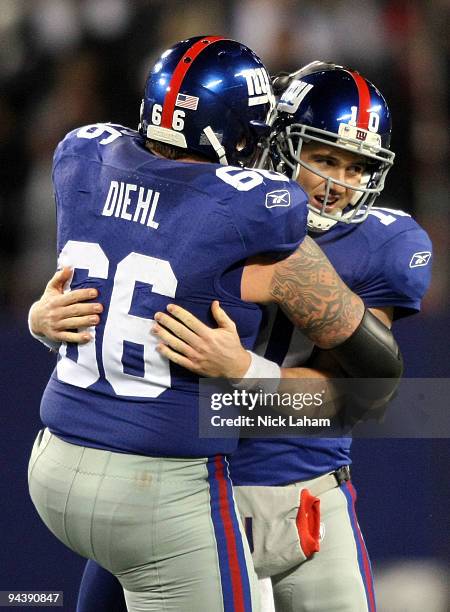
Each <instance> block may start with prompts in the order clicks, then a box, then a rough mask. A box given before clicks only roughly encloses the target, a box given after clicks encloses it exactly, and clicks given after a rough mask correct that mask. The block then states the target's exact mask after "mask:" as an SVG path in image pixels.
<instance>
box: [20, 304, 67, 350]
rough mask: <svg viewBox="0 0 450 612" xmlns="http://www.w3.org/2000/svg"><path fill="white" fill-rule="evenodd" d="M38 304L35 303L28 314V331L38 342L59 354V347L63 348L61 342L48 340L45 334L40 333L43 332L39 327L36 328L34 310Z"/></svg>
mask: <svg viewBox="0 0 450 612" xmlns="http://www.w3.org/2000/svg"><path fill="white" fill-rule="evenodd" d="M36 303H37V302H35V303H34V304H33V305H32V306H31V308H30V310H29V312H28V330H29V332H30V334H31V335H32V336H33V338H34V339H35V340H38V341H39V342H41V343H42V344H44V346H46V347H47V348H49V349H50V350H51V351H54V352H55V353H57V352H58V351H59V347H60V346H61V342H57V341H55V340H50V338H47V336H45V335H44V334H41V333H40V331H41V330H40V329H39V327H38V326H36V322H35V321H34V320H33V308H34V306H35V304H36Z"/></svg>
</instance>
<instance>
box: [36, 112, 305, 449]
mask: <svg viewBox="0 0 450 612" xmlns="http://www.w3.org/2000/svg"><path fill="white" fill-rule="evenodd" d="M53 184H54V191H55V198H56V205H57V233H58V237H57V245H58V253H59V264H60V265H64V266H70V267H71V268H73V270H74V274H73V278H72V281H71V283H70V288H71V289H77V288H81V287H96V288H97V289H98V291H99V300H100V301H101V302H102V304H103V305H104V311H103V314H102V316H101V323H100V324H99V325H98V326H96V327H95V329H94V328H92V329H91V333H92V334H93V335H94V336H95V339H94V340H93V341H91V342H89V343H88V344H86V345H83V346H78V347H77V346H76V345H63V346H62V347H61V349H60V354H59V359H58V363H57V367H56V369H55V371H54V373H53V375H52V377H51V379H50V381H49V383H48V385H47V388H46V390H45V393H44V396H43V399H42V403H41V417H42V420H43V422H44V423H45V424H46V425H47V426H48V427H49V428H50V430H51V431H52V432H54V433H55V434H56V435H58V436H59V437H61V438H63V439H64V440H66V441H68V442H72V443H75V444H81V445H86V446H92V447H95V448H103V449H110V450H115V451H119V452H129V453H136V454H142V455H156V456H180V457H184V456H185V457H198V456H210V455H214V454H217V453H228V452H230V451H232V450H233V448H234V447H235V445H236V442H235V441H233V440H222V439H217V440H211V439H200V438H199V435H198V377H196V376H195V375H193V374H191V373H189V372H187V371H185V370H183V369H182V368H179V367H177V366H175V365H173V364H170V363H169V361H168V360H166V359H165V358H163V357H162V356H161V355H160V354H159V353H158V352H157V351H156V345H157V343H158V340H157V339H156V338H155V337H153V336H152V335H151V334H150V330H151V327H152V323H153V316H154V314H155V312H156V311H158V310H165V308H166V306H167V304H168V303H169V302H174V303H177V304H179V305H181V306H183V307H185V308H187V309H189V310H190V311H192V312H193V313H194V314H195V315H196V316H197V317H199V318H200V319H201V320H203V321H204V322H206V323H210V324H212V320H211V315H210V306H211V302H212V301H213V300H214V299H220V301H221V303H222V305H223V307H224V308H226V310H227V312H228V313H229V314H230V316H232V317H233V318H234V319H235V321H236V323H237V326H238V330H239V334H240V336H241V338H242V341H243V343H244V345H245V346H247V347H252V346H253V345H254V342H255V339H256V336H257V332H258V328H259V325H260V321H261V309H260V307H259V306H257V305H255V304H251V303H246V302H244V301H243V300H242V299H241V297H240V292H239V291H238V290H237V291H235V292H234V293H233V292H232V291H230V289H229V286H228V285H227V284H226V283H225V282H224V278H226V272H227V271H228V270H229V269H230V268H233V266H236V265H243V262H244V261H245V260H246V259H247V258H248V257H250V256H252V255H255V254H257V253H263V252H274V251H292V250H294V249H295V248H296V247H297V246H298V245H299V244H300V243H301V241H302V240H303V238H304V235H305V233H306V214H307V212H306V197H305V195H304V193H303V191H302V190H301V189H300V188H298V186H297V185H296V184H295V183H294V182H290V181H288V180H286V179H285V178H284V177H283V176H282V175H280V174H277V173H273V172H267V171H258V170H247V169H242V168H234V167H228V166H226V167H225V166H220V165H216V164H212V163H189V162H178V161H171V160H167V159H165V158H162V157H159V156H156V155H153V154H152V153H150V152H149V151H148V150H147V149H146V148H145V146H144V143H143V140H142V139H141V137H140V136H139V135H138V134H137V133H136V132H134V131H132V130H129V129H127V128H123V127H122V126H118V125H112V124H96V125H92V126H86V127H83V128H81V129H79V130H75V131H73V132H71V133H70V134H68V135H67V136H66V138H65V139H64V140H63V141H62V142H61V143H60V144H59V145H58V147H57V149H56V152H55V157H54V165H53Z"/></svg>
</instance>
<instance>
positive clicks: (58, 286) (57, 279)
mask: <svg viewBox="0 0 450 612" xmlns="http://www.w3.org/2000/svg"><path fill="white" fill-rule="evenodd" d="M71 275H72V270H71V269H70V268H63V269H62V270H58V271H57V272H56V273H55V274H54V275H53V277H52V278H51V279H50V281H49V282H48V284H47V286H46V288H45V291H44V293H43V295H42V297H41V299H40V300H39V301H37V302H35V303H34V304H33V306H32V307H31V309H30V318H29V320H30V329H31V331H32V332H33V333H34V334H37V335H40V336H46V337H47V338H49V339H50V340H53V341H55V342H76V343H77V344H85V343H86V342H89V340H90V339H91V334H90V333H89V332H88V331H87V330H86V329H82V328H87V327H91V326H92V325H97V324H98V323H99V322H100V317H99V314H100V313H101V312H102V311H103V306H102V305H101V304H99V303H98V302H96V303H92V302H89V303H83V302H85V301H86V300H92V299H94V298H96V297H97V296H98V291H97V289H93V288H89V289H75V290H74V291H69V292H68V293H64V285H65V284H66V283H67V282H68V281H69V280H70V278H71ZM70 330H79V331H70Z"/></svg>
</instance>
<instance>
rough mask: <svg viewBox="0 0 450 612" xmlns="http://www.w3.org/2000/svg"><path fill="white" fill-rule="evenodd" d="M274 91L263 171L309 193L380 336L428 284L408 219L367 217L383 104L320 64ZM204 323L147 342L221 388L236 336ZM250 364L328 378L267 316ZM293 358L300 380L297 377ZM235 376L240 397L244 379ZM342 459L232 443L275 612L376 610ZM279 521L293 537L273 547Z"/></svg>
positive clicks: (312, 212) (284, 443)
mask: <svg viewBox="0 0 450 612" xmlns="http://www.w3.org/2000/svg"><path fill="white" fill-rule="evenodd" d="M277 81H278V82H277ZM275 86H276V87H277V86H278V87H281V88H282V95H281V98H280V100H279V103H278V106H277V109H278V118H277V120H276V123H275V132H276V133H275V137H274V139H273V142H272V150H271V154H272V159H273V162H274V165H275V166H276V167H277V168H278V169H281V170H283V171H284V172H285V173H286V174H287V175H288V176H289V177H290V178H293V179H296V180H297V181H298V182H299V183H300V185H301V186H302V187H303V188H304V189H305V191H306V192H307V194H308V197H309V202H308V207H309V214H308V227H309V234H310V236H312V237H313V238H314V240H315V241H316V242H317V243H318V244H319V245H320V246H321V248H322V249H323V250H324V251H325V252H326V254H327V255H328V257H329V258H330V261H331V262H332V263H333V265H334V267H335V268H336V270H337V271H338V272H339V274H340V275H341V277H342V278H343V279H344V280H345V282H346V283H347V284H348V285H349V287H351V288H352V289H353V290H354V291H355V292H356V293H357V294H358V295H360V296H361V297H362V298H363V299H364V302H365V304H366V306H367V307H369V308H370V309H371V311H372V312H373V313H374V314H375V315H376V316H377V317H378V318H379V319H380V321H382V322H383V323H384V324H385V325H386V326H387V327H390V326H391V323H392V320H393V319H396V318H400V317H404V316H409V315H412V314H413V313H415V312H417V311H418V310H419V309H420V304H421V300H422V298H423V295H424V294H425V292H426V289H427V287H428V285H429V282H430V259H431V244H430V240H429V238H428V236H427V234H426V233H425V231H424V230H423V229H422V228H421V227H420V226H419V225H418V224H417V223H416V222H415V221H414V220H413V219H412V218H411V216H410V215H409V214H407V213H405V212H403V211H401V210H391V209H386V208H379V207H374V206H373V203H374V200H375V198H376V197H377V196H378V195H379V193H380V192H381V190H382V189H383V186H384V180H385V176H386V174H387V171H388V170H389V168H390V166H391V164H392V161H393V158H394V154H393V153H392V152H391V151H390V150H389V144H390V135H391V117H390V112H389V108H388V106H387V103H386V101H385V99H384V98H383V96H382V95H381V93H380V92H379V91H378V90H377V89H376V87H375V86H374V85H373V84H372V83H370V82H369V81H368V80H367V79H365V78H364V77H362V76H361V75H360V74H358V73H357V72H355V71H353V70H351V69H348V68H344V67H342V66H337V65H334V64H326V63H322V62H314V63H312V64H310V65H308V66H306V67H305V68H303V69H302V70H300V71H298V72H297V73H294V74H292V75H288V76H284V77H280V78H279V79H278V80H276V81H275ZM213 312H214V314H215V317H216V322H217V324H218V326H219V327H218V329H217V330H209V329H207V328H206V326H204V325H203V324H201V323H200V322H197V321H195V320H192V319H191V318H190V317H188V315H187V313H185V312H183V311H181V310H179V309H176V310H172V313H171V314H174V315H175V316H176V320H173V319H171V318H170V317H169V316H168V315H167V314H162V313H158V314H157V315H156V317H155V318H156V319H157V320H158V322H159V324H158V326H157V327H156V329H155V330H154V331H155V333H156V334H157V335H159V337H160V338H161V339H162V340H163V344H161V346H160V350H161V353H162V354H164V355H166V356H167V357H168V358H169V359H172V360H173V361H174V362H176V363H178V364H180V365H183V366H184V367H187V368H189V369H191V370H192V371H196V372H199V373H201V374H203V375H209V376H224V377H230V376H232V375H234V373H235V368H236V365H235V364H236V362H237V360H238V359H239V358H240V355H241V351H242V347H241V346H239V347H237V337H236V336H235V340H236V345H235V346H234V347H233V348H232V343H231V342H230V334H231V333H233V329H234V328H233V324H232V321H231V320H230V319H229V318H228V317H227V315H226V313H225V312H224V311H223V310H222V309H220V307H219V306H218V304H217V303H215V304H214V307H213ZM180 321H182V322H184V323H186V324H187V325H188V327H189V329H190V331H192V332H193V333H195V334H197V337H196V338H194V337H193V336H190V337H189V338H187V337H186V336H185V335H184V336H183V338H184V341H185V342H187V343H188V344H189V349H186V350H184V347H183V346H182V345H180V344H179V342H178V341H177V339H176V338H174V337H173V336H174V335H175V336H180V332H179V327H178V325H179V322H180ZM170 332H172V333H170ZM220 334H222V336H223V337H224V340H223V341H222V337H221V336H220ZM218 347H221V348H220V349H219V348H218ZM255 351H256V352H257V353H258V354H259V355H264V357H265V358H266V359H269V360H271V361H273V362H276V363H277V364H278V365H279V366H280V368H281V369H280V376H281V377H284V378H290V377H293V378H295V377H298V378H300V377H306V378H310V379H311V378H312V377H313V376H315V375H317V374H319V372H322V374H325V373H327V374H328V375H329V376H330V377H333V376H337V375H339V370H338V369H336V367H335V365H333V364H332V362H331V361H330V360H329V359H327V357H326V354H325V353H324V352H322V354H321V353H320V351H315V352H314V353H313V345H312V343H311V342H310V341H309V340H307V339H306V338H305V337H304V335H303V334H301V333H300V332H299V331H298V330H295V329H294V328H293V327H292V325H291V324H290V322H289V321H288V320H287V319H286V317H285V316H284V314H283V313H282V312H281V311H280V310H279V309H278V308H277V307H276V306H274V307H272V306H269V307H267V310H266V321H265V324H264V325H263V327H262V329H261V331H260V336H259V339H258V342H257V344H256V348H255ZM300 355H302V362H303V363H304V364H305V367H303V368H302V367H300V368H298V367H297V368H295V367H293V366H295V365H297V366H298V365H300V363H301V361H300V360H299V356H300ZM308 356H309V357H308ZM231 363H233V367H232V368H230V367H229V364H231ZM311 368H313V369H316V370H317V374H314V373H313V372H312V371H311ZM317 368H320V370H318V369H317ZM245 376H249V377H250V380H249V381H248V384H249V388H251V387H252V385H253V383H254V381H253V380H251V378H252V377H254V375H253V374H252V373H251V372H250V373H249V374H247V375H245ZM297 390H298V389H297ZM350 446H351V439H350V438H342V437H341V438H340V437H336V438H324V439H318V438H315V437H309V438H304V439H300V438H276V439H270V440H266V439H260V438H253V439H243V440H241V442H240V444H239V447H238V450H237V452H235V453H233V455H232V456H231V457H230V473H231V477H232V481H233V484H234V487H235V495H236V499H237V502H238V506H239V508H240V512H241V516H242V517H243V518H244V519H247V524H250V525H251V527H249V529H250V532H251V533H250V539H251V541H252V545H253V549H254V550H253V556H254V561H255V568H256V571H257V573H258V575H259V576H260V577H265V576H270V577H271V580H272V585H273V591H274V599H275V606H276V610H277V612H294V611H295V612H312V611H314V612H318V611H323V612H325V611H326V612H330V611H336V612H338V611H340V610H348V611H354V612H361V611H363V610H367V611H370V612H372V611H373V610H375V595H374V589H373V582H372V574H371V567H370V561H369V557H368V553H367V550H366V547H365V544H364V540H363V537H362V534H361V530H360V528H359V525H358V521H357V517H356V513H355V500H356V492H355V489H354V487H353V485H352V483H351V478H350V468H349V465H350V463H351V457H350ZM266 487H270V491H267V488H266ZM303 489H307V490H309V492H310V493H311V494H313V495H315V496H318V497H319V499H320V510H321V519H320V520H321V526H320V535H319V540H320V542H319V543H318V546H317V549H319V548H320V550H319V551H318V552H316V553H315V554H312V555H311V557H310V558H309V559H307V560H306V561H303V559H304V554H303V552H304V551H303V552H302V544H303V542H302V534H301V533H300V532H299V529H300V528H299V521H298V520H296V519H298V517H297V516H296V514H295V513H294V514H292V499H294V500H295V499H298V500H299V499H300V496H301V492H302V490H303ZM268 507H269V508H270V509H269V510H267V508H268ZM268 514H269V515H270V516H269V517H268ZM287 517H290V519H291V520H290V525H291V526H290V529H289V528H287V527H286V528H285V530H284V533H283V534H280V532H279V531H277V529H278V528H279V525H280V524H281V522H282V521H285V522H284V523H283V524H284V525H287V524H288V523H286V518H287ZM248 519H251V522H250V523H248ZM275 542H276V543H275ZM303 548H305V546H303ZM306 556H307V555H306ZM302 561H303V562H302Z"/></svg>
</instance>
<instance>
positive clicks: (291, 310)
mask: <svg viewBox="0 0 450 612" xmlns="http://www.w3.org/2000/svg"><path fill="white" fill-rule="evenodd" d="M241 293H242V297H243V299H245V300H249V301H254V302H260V303H261V302H263V303H264V302H273V301H275V302H277V303H278V305H279V306H280V307H281V308H282V309H283V311H284V312H285V313H286V315H287V316H288V317H289V319H290V320H291V321H292V322H293V323H294V324H295V325H296V326H297V327H299V328H301V330H302V332H303V333H304V334H305V335H306V336H308V337H309V338H310V339H311V340H312V341H313V342H314V344H316V345H317V346H319V347H320V348H322V349H330V350H331V351H332V354H333V357H335V358H336V360H337V361H338V363H339V365H340V366H341V367H342V369H343V370H344V371H345V372H346V374H347V375H348V376H351V377H356V378H384V379H391V380H392V385H391V387H392V392H393V391H394V390H395V388H396V386H397V384H398V383H397V382H396V381H398V380H399V379H400V377H401V374H402V372H403V361H402V356H401V353H400V350H399V348H398V346H397V343H396V342H395V339H394V336H393V335H392V333H391V331H390V330H389V329H388V328H387V327H386V326H385V325H383V324H382V323H381V322H380V321H379V320H378V318H377V317H375V316H374V315H373V314H372V313H370V312H369V311H368V310H365V307H364V304H363V302H362V300H361V298H359V297H358V296H357V295H356V294H354V293H353V292H352V291H350V289H349V288H348V287H347V286H346V284H345V283H344V282H343V281H342V279H341V278H340V277H339V275H338V274H337V272H336V271H335V269H334V268H333V266H332V265H331V263H330V262H329V260H328V258H327V257H326V255H325V254H324V253H323V251H322V250H321V249H320V248H319V247H318V246H317V245H316V244H315V242H314V241H313V240H312V239H311V238H309V237H306V238H305V239H304V241H303V242H302V244H301V245H300V246H299V247H298V249H297V250H296V251H295V252H294V253H293V254H292V255H290V256H289V257H287V258H286V259H283V260H282V261H278V262H275V263H269V262H268V263H266V264H264V263H263V262H261V261H260V260H259V261H257V260H255V261H253V262H251V263H250V264H249V265H246V266H245V268H244V272H243V276H242V282H241Z"/></svg>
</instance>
